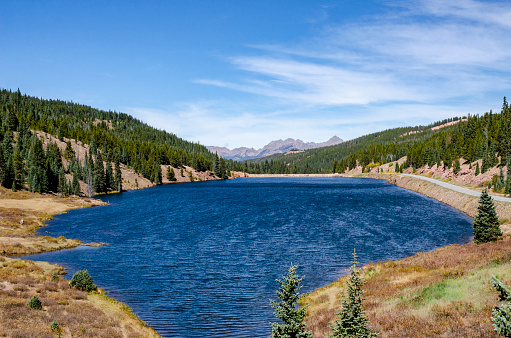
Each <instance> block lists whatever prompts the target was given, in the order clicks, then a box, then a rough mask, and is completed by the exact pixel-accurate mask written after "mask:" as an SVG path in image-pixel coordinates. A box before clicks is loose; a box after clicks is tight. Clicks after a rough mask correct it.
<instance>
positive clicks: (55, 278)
mask: <svg viewBox="0 0 511 338" xmlns="http://www.w3.org/2000/svg"><path fill="white" fill-rule="evenodd" d="M51 279H53V280H54V281H58V280H59V275H57V273H56V272H54V273H52V274H51Z"/></svg>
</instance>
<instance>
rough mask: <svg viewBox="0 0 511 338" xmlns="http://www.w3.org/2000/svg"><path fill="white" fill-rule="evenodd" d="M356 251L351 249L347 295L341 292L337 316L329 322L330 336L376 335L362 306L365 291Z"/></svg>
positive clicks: (346, 337)
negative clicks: (340, 304)
mask: <svg viewBox="0 0 511 338" xmlns="http://www.w3.org/2000/svg"><path fill="white" fill-rule="evenodd" d="M357 263H358V262H357V253H356V252H355V250H353V265H352V266H351V269H350V279H349V280H348V281H346V286H347V295H345V294H343V301H342V307H341V309H340V310H339V311H338V312H337V318H336V319H335V321H334V322H331V323H330V328H331V329H332V335H330V337H331V338H349V337H361V338H362V337H364V338H372V337H376V336H378V333H376V332H373V331H372V329H371V327H370V326H369V325H368V323H369V318H368V317H367V315H366V312H365V311H364V309H363V307H362V301H363V300H364V293H365V291H363V290H362V286H363V285H364V283H363V281H362V278H361V277H360V270H358V269H357Z"/></svg>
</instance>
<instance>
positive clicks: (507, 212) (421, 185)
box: [0, 173, 511, 335]
mask: <svg viewBox="0 0 511 338" xmlns="http://www.w3.org/2000/svg"><path fill="white" fill-rule="evenodd" d="M245 177H354V178H373V179H385V180H386V181H387V182H389V183H390V184H395V185H397V186H399V187H401V188H404V189H407V190H412V191H415V192H418V193H420V194H422V195H424V196H428V197H430V198H433V199H435V200H437V201H440V202H442V203H445V204H448V205H449V206H451V207H454V208H455V209H457V210H459V211H462V212H464V213H465V214H467V215H469V216H471V217H474V215H475V213H476V210H477V203H478V199H479V198H478V197H476V196H470V195H465V194H463V193H460V192H456V191H452V190H449V189H448V188H445V187H441V186H439V185H436V184H435V183H431V182H428V181H424V180H420V179H416V178H414V177H407V176H401V175H395V174H371V173H369V174H362V175H361V174H357V175H349V176H346V175H340V174H325V175H322V174H295V175H293V174H289V175H247V176H245ZM40 198H49V199H51V198H52V197H50V196H41V197H40ZM75 200H81V201H82V203H83V199H81V198H76V199H75ZM95 201H98V200H95ZM494 203H495V204H496V206H497V213H498V214H499V219H502V217H503V216H505V217H507V219H511V204H509V203H506V202H499V201H494ZM0 205H2V203H1V200H0ZM95 205H96V204H93V205H91V204H88V205H83V204H82V205H80V206H75V207H72V206H69V207H68V208H67V209H65V210H63V211H62V212H58V213H54V214H53V215H56V214H60V213H64V212H67V211H68V210H71V209H74V208H78V207H89V206H95ZM98 205H104V204H98ZM53 215H51V216H53ZM51 216H50V218H49V219H51ZM49 219H46V220H44V221H43V222H46V221H47V220H49ZM44 226H46V223H42V225H40V226H38V227H37V228H34V230H35V229H38V228H41V227H44ZM504 228H505V229H504ZM504 228H503V229H502V230H503V232H505V233H506V234H507V233H510V232H511V225H510V224H509V221H508V222H507V223H505V224H504ZM31 237H48V236H40V235H39V236H38V235H37V234H33V235H32V236H31ZM61 237H62V236H61ZM0 238H1V237H0ZM471 243H472V242H469V243H467V244H464V245H463V246H465V245H469V244H471ZM89 244H90V243H89ZM79 245H87V244H84V243H82V242H81V241H79V243H78V244H76V245H74V246H71V247H61V248H56V249H52V250H43V251H40V252H30V254H36V253H42V252H47V251H54V250H60V249H64V248H74V247H77V246H79ZM450 246H451V245H447V246H444V247H441V248H438V249H435V250H433V251H436V250H442V249H445V248H448V247H450ZM420 254H424V253H422V252H418V253H417V254H415V255H414V256H410V257H405V258H402V259H399V260H396V261H395V262H396V263H397V262H401V261H405V260H408V259H411V258H413V257H415V256H417V255H420ZM4 256H5V251H4ZM0 257H2V256H1V254H0ZM6 258H7V257H6ZM7 259H8V260H11V259H12V260H15V259H19V257H16V258H7ZM29 262H31V261H29ZM44 263H46V264H49V263H47V262H43V263H42V264H44ZM374 264H375V263H369V264H367V265H365V266H363V267H361V269H362V270H367V269H371V266H373V265H374ZM60 268H61V267H60ZM343 277H345V276H341V277H340V279H339V280H342V279H343ZM339 280H338V281H334V282H332V283H330V284H329V285H326V286H324V287H322V288H319V289H316V290H314V291H313V292H311V295H314V294H315V293H317V292H318V291H321V290H324V289H325V288H329V287H330V286H332V285H336V284H338V282H339ZM0 284H1V283H0ZM0 290H1V288H0ZM98 297H104V298H105V299H107V300H108V299H110V300H109V301H110V302H116V303H119V304H121V305H120V306H121V307H122V308H124V309H125V308H126V307H127V306H128V305H125V304H122V303H120V302H118V301H117V300H115V299H113V298H110V297H108V296H106V295H105V293H104V290H103V292H102V293H100V295H99V296H98ZM128 309H129V307H128ZM129 313H130V316H131V317H134V318H136V319H137V320H138V321H140V322H141V323H143V322H142V321H141V320H140V319H138V317H136V315H134V314H133V313H131V312H129ZM143 326H145V324H143ZM145 327H147V326H145ZM149 329H151V328H149ZM151 330H152V329H151ZM153 331H154V330H153ZM154 332H155V334H156V335H158V333H157V332H156V331H154Z"/></svg>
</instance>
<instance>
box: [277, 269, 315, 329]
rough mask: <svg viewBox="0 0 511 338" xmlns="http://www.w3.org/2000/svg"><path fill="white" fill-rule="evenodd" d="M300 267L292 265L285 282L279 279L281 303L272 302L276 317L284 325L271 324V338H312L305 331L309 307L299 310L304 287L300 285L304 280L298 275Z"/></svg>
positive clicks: (278, 293)
mask: <svg viewBox="0 0 511 338" xmlns="http://www.w3.org/2000/svg"><path fill="white" fill-rule="evenodd" d="M297 268H298V266H296V265H291V267H290V268H289V272H288V273H287V276H283V280H280V279H277V280H276V281H277V283H279V284H280V287H279V291H277V296H278V298H279V299H280V302H276V301H273V300H272V301H271V307H272V308H273V309H274V310H275V312H274V313H273V314H274V315H275V317H277V318H278V319H280V320H281V321H282V322H283V323H270V324H271V327H272V334H271V338H312V332H311V331H305V324H304V323H303V319H304V318H305V314H306V312H307V305H306V306H303V307H302V308H299V309H297V306H298V301H299V300H300V293H299V292H298V291H299V290H300V289H301V288H302V287H301V286H300V285H299V284H300V282H301V281H302V280H303V276H302V277H298V276H297V275H296V269H297Z"/></svg>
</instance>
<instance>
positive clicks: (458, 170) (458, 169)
mask: <svg viewBox="0 0 511 338" xmlns="http://www.w3.org/2000/svg"><path fill="white" fill-rule="evenodd" d="M460 170H461V164H460V160H459V159H457V160H456V161H455V163H454V173H455V174H457V173H459V172H460Z"/></svg>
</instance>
